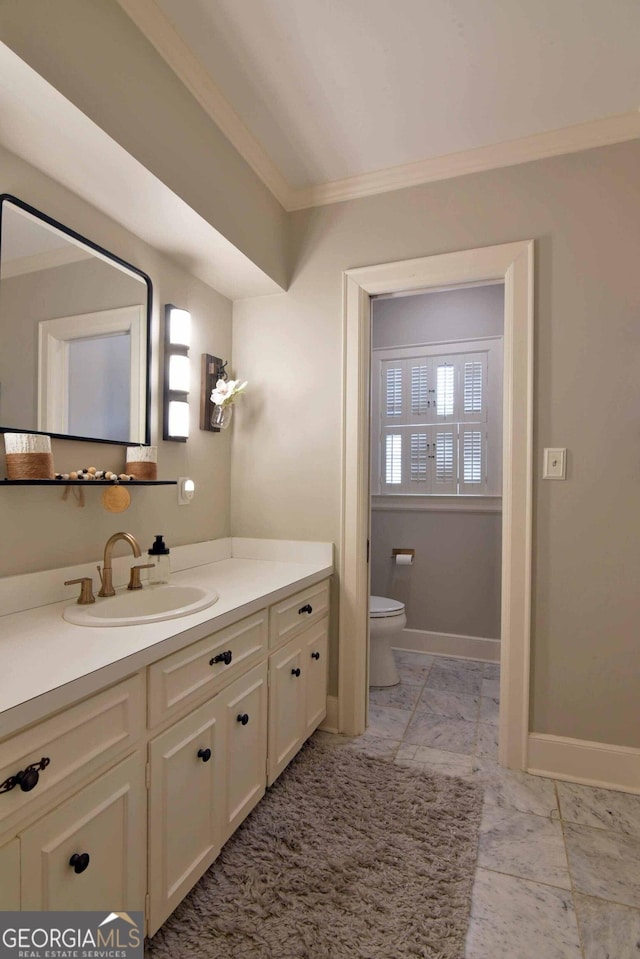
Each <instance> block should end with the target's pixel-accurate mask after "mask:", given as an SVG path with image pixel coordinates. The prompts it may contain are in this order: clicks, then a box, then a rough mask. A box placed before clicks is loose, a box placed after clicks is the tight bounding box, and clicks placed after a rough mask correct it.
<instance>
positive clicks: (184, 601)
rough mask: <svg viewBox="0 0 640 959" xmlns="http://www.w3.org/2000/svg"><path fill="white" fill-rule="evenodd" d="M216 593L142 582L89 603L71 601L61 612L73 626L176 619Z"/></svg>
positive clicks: (214, 597)
mask: <svg viewBox="0 0 640 959" xmlns="http://www.w3.org/2000/svg"><path fill="white" fill-rule="evenodd" d="M217 599H218V594H217V593H216V591H215V590H214V589H205V588H204V587H202V586H169V585H167V586H145V587H144V588H143V589H135V590H132V589H124V590H122V591H121V592H118V593H116V595H115V596H109V597H106V598H104V599H101V598H100V597H98V598H97V599H96V601H95V603H91V605H89V606H79V605H78V604H77V603H74V604H73V605H72V606H66V607H65V608H64V610H63V612H62V616H63V618H64V619H66V621H67V622H68V623H75V624H76V626H141V625H143V624H144V623H159V622H163V621H164V620H165V619H177V618H178V617H180V616H189V615H190V614H191V613H198V612H199V611H200V610H201V609H206V608H207V606H213V604H214V603H215V602H216V601H217Z"/></svg>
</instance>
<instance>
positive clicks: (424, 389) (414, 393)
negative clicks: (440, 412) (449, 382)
mask: <svg viewBox="0 0 640 959" xmlns="http://www.w3.org/2000/svg"><path fill="white" fill-rule="evenodd" d="M407 367H408V374H409V381H410V390H411V399H410V408H409V413H410V416H409V419H410V421H411V422H418V423H426V422H428V421H429V419H430V417H431V407H432V405H433V404H432V401H433V394H434V390H433V388H432V387H431V377H432V365H431V362H430V361H429V360H428V359H427V358H426V357H425V358H420V359H417V360H409V361H408V364H407Z"/></svg>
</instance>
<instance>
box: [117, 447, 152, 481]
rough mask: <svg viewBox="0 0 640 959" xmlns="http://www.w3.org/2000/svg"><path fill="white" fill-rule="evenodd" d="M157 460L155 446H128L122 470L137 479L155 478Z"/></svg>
mask: <svg viewBox="0 0 640 959" xmlns="http://www.w3.org/2000/svg"><path fill="white" fill-rule="evenodd" d="M157 460H158V447H157V446H130V447H129V448H128V449H127V462H126V463H125V467H124V471H125V473H128V474H129V476H133V477H135V479H138V480H157V478H158V463H157Z"/></svg>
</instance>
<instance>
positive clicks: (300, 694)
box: [268, 639, 306, 785]
mask: <svg viewBox="0 0 640 959" xmlns="http://www.w3.org/2000/svg"><path fill="white" fill-rule="evenodd" d="M305 666H306V663H303V660H302V651H301V644H300V640H295V639H294V640H292V642H290V643H288V644H287V645H286V646H285V647H284V648H283V649H281V650H279V651H278V652H277V653H273V654H272V655H271V656H270V657H269V694H270V700H269V776H268V784H269V785H271V783H273V782H274V781H275V780H276V779H277V777H278V776H279V775H280V773H281V772H282V770H283V769H284V768H285V766H286V765H287V763H288V762H289V761H290V760H291V759H292V758H293V757H294V756H295V754H296V753H297V751H298V749H299V748H300V746H301V745H302V742H303V741H304V736H303V730H304V728H305V705H304V682H305V678H304V672H303V670H304V668H305Z"/></svg>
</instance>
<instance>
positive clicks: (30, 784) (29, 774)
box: [18, 766, 40, 793]
mask: <svg viewBox="0 0 640 959" xmlns="http://www.w3.org/2000/svg"><path fill="white" fill-rule="evenodd" d="M39 779H40V773H39V772H38V770H37V769H36V768H35V766H29V768H28V769H25V771H24V772H23V773H18V785H19V786H20V789H21V790H22V792H23V793H28V792H31V790H32V789H34V788H35V787H36V786H37V785H38V780H39Z"/></svg>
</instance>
